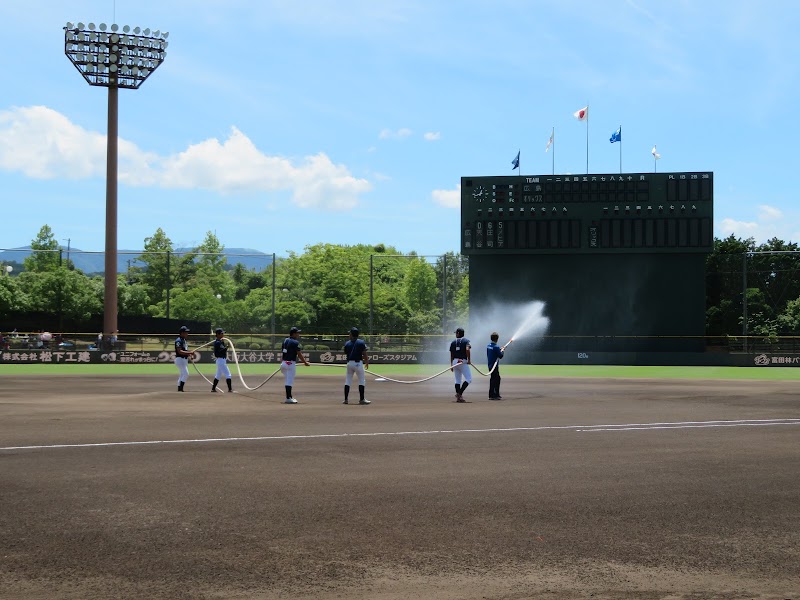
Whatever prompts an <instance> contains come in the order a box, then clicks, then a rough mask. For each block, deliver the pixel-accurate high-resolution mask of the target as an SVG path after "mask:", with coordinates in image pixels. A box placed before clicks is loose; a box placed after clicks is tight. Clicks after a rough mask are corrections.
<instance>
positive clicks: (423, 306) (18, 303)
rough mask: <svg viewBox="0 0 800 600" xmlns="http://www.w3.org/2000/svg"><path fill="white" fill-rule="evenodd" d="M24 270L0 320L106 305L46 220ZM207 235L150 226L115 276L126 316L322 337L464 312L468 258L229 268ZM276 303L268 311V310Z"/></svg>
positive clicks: (310, 253) (431, 323)
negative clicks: (182, 239) (187, 246)
mask: <svg viewBox="0 0 800 600" xmlns="http://www.w3.org/2000/svg"><path fill="white" fill-rule="evenodd" d="M31 249H32V253H31V255H30V256H28V257H27V258H25V259H24V261H23V265H22V269H15V271H14V274H13V276H5V277H1V278H0V318H3V317H6V316H7V315H8V314H10V313H12V312H17V313H25V312H47V313H51V314H59V315H63V317H64V318H68V319H70V320H75V321H80V320H85V319H88V318H89V317H90V316H91V315H93V314H101V313H102V311H103V293H104V285H103V275H102V274H101V275H97V274H95V275H91V274H85V273H83V272H81V271H80V270H79V269H76V268H75V266H74V264H73V263H72V261H70V260H69V258H67V259H65V258H64V256H63V253H62V252H60V251H59V244H58V242H57V240H56V236H55V234H54V233H53V231H52V230H51V228H50V227H49V226H48V225H45V226H43V227H42V228H41V230H40V231H39V233H38V235H37V236H36V238H35V239H34V240H32V242H31ZM224 249H225V248H224V246H223V245H222V244H221V243H220V241H219V239H218V238H217V237H216V236H215V235H214V234H213V233H211V232H208V233H207V234H206V236H205V239H204V240H203V242H202V243H201V244H200V245H199V246H197V247H196V248H193V249H192V250H191V251H189V252H181V253H176V252H175V249H174V247H173V243H172V241H171V240H170V238H169V237H168V236H167V235H166V233H165V232H164V231H163V230H162V229H161V228H159V229H157V230H156V231H155V233H154V234H153V235H152V236H150V237H148V238H146V239H145V240H144V250H143V251H142V253H141V255H139V256H137V257H136V260H135V265H134V266H131V267H129V269H128V271H127V273H124V274H119V275H118V290H117V294H118V311H119V314H120V315H125V316H152V317H170V318H173V319H191V320H197V321H209V322H211V323H212V324H213V325H214V326H215V327H216V326H222V327H224V328H225V329H226V330H228V331H231V332H236V333H266V332H270V331H271V330H272V327H273V326H274V327H275V330H276V331H278V332H281V331H285V330H287V329H288V328H289V327H291V326H292V325H298V326H300V327H303V328H306V329H307V330H308V331H311V332H314V333H320V334H326V333H341V330H342V328H343V327H346V328H349V327H351V326H353V325H358V326H360V327H362V328H363V329H364V330H365V331H366V330H367V328H368V326H369V324H370V323H369V322H370V321H371V322H372V328H373V330H374V331H375V332H376V333H381V334H422V333H431V332H441V331H442V330H443V329H442V328H444V329H445V330H446V329H448V328H449V327H451V325H452V323H455V322H462V321H463V319H465V318H466V317H467V311H468V294H467V291H468V289H469V285H468V277H469V275H468V272H467V264H468V263H467V261H466V259H464V258H463V257H461V256H460V255H457V254H455V253H452V252H451V253H447V254H445V255H442V256H439V257H437V258H436V259H435V261H433V262H429V261H428V260H426V257H422V256H418V255H417V254H416V253H414V252H412V253H410V254H407V255H403V256H400V255H402V254H403V253H402V252H400V251H399V250H397V249H396V248H394V247H392V246H385V245H383V244H379V245H376V246H370V245H366V244H357V245H354V246H337V245H333V244H316V245H312V246H307V247H306V248H305V250H304V251H303V252H302V253H294V252H290V253H289V255H288V256H286V257H278V258H276V260H275V264H274V265H272V264H270V265H265V267H264V268H263V269H261V270H254V269H248V268H247V267H245V266H243V265H242V264H241V263H236V264H229V263H228V259H227V257H226V256H225V255H224V254H223V250H224ZM273 307H274V311H273Z"/></svg>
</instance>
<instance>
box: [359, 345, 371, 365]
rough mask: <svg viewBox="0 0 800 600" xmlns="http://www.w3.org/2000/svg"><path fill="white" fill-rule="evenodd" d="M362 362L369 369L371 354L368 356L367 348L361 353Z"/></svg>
mask: <svg viewBox="0 0 800 600" xmlns="http://www.w3.org/2000/svg"><path fill="white" fill-rule="evenodd" d="M361 360H362V361H363V362H364V368H365V369H369V354H367V347H366V346H364V350H363V351H362V352H361Z"/></svg>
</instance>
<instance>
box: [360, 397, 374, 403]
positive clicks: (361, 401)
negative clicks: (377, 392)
mask: <svg viewBox="0 0 800 600" xmlns="http://www.w3.org/2000/svg"><path fill="white" fill-rule="evenodd" d="M358 403H359V404H372V403H371V402H370V401H369V400H367V399H366V398H364V399H363V400H359V401H358Z"/></svg>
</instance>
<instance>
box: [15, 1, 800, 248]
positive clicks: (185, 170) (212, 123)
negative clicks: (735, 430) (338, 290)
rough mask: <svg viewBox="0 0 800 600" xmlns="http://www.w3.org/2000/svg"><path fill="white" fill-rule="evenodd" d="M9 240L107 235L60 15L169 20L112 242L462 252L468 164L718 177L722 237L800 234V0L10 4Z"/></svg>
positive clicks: (97, 140) (131, 139)
mask: <svg viewBox="0 0 800 600" xmlns="http://www.w3.org/2000/svg"><path fill="white" fill-rule="evenodd" d="M0 18H1V19H2V23H3V24H4V28H3V29H4V35H3V43H4V44H5V46H6V47H5V50H4V51H3V52H0V78H2V85H0V90H2V91H1V92H0V196H1V197H2V214H3V225H4V226H3V232H2V240H0V248H1V247H5V248H9V247H17V246H24V245H27V244H29V243H30V241H31V240H32V239H33V238H34V237H35V235H36V233H37V232H38V231H39V228H40V227H41V226H42V225H44V224H45V223H46V224H48V225H50V227H51V228H52V229H53V230H54V232H55V234H56V237H57V238H58V239H59V240H60V241H61V242H62V243H63V244H66V239H67V238H69V239H70V241H71V244H72V246H73V247H77V248H81V249H83V250H102V249H103V247H104V237H103V236H104V233H103V230H104V223H105V216H104V214H105V141H104V138H105V133H106V118H107V115H106V110H107V98H108V96H107V91H106V90H105V89H104V88H95V87H90V86H89V85H87V84H86V83H85V82H84V80H83V79H82V77H81V76H80V75H79V73H78V72H77V71H76V70H75V68H74V67H73V66H72V65H71V64H70V62H69V60H68V59H67V57H66V56H65V55H64V46H63V42H64V36H63V27H64V25H65V24H66V22H67V21H73V22H78V21H83V22H84V23H88V22H90V21H91V22H95V23H97V24H99V23H101V22H104V23H108V24H111V23H112V22H116V23H118V24H120V25H124V24H128V25H131V26H136V25H138V26H140V27H142V28H145V27H149V28H151V29H160V30H162V31H169V33H170V36H169V47H168V49H167V57H166V61H165V62H164V64H163V65H161V66H160V67H159V68H158V69H157V70H156V71H155V72H154V73H153V74H152V76H151V77H150V78H149V79H148V80H147V81H146V82H145V83H144V84H143V85H142V87H141V88H140V89H139V90H137V91H131V90H120V93H119V95H120V102H119V135H120V164H119V177H120V186H119V244H118V245H119V247H120V248H121V249H140V248H142V246H143V244H144V238H146V237H148V236H150V235H152V234H153V232H154V231H155V230H156V228H158V227H161V228H162V229H164V231H165V232H166V233H167V235H168V236H169V237H170V238H171V239H172V241H173V242H174V243H175V245H176V246H191V245H194V244H198V243H200V242H201V241H202V239H203V238H204V237H205V234H206V232H208V231H213V232H215V233H216V235H217V237H218V238H219V239H220V241H221V242H222V243H223V244H224V245H225V246H226V247H229V248H232V247H243V248H252V249H257V250H261V251H264V252H268V253H271V252H276V253H277V254H278V255H283V254H285V253H286V251H289V250H291V251H298V252H299V251H302V249H303V248H304V247H305V246H306V245H309V244H316V243H320V242H329V243H336V244H355V243H369V244H377V243H386V244H391V245H394V246H396V247H397V248H398V249H399V250H401V251H403V252H409V251H412V250H413V251H416V252H418V253H420V254H441V253H443V252H446V251H458V248H459V213H460V209H459V206H460V192H459V185H460V178H461V177H462V176H480V175H512V174H514V173H512V170H511V160H512V159H513V158H514V156H515V155H516V153H517V151H518V150H519V151H520V153H521V156H520V159H521V161H520V162H521V171H522V174H525V175H532V174H539V173H549V172H550V171H551V154H550V153H546V152H545V146H546V143H547V140H548V138H549V136H550V132H551V130H552V128H555V146H554V149H555V170H556V172H558V173H584V172H585V170H586V126H587V125H586V124H585V123H581V122H578V121H577V120H576V119H575V118H574V117H573V112H574V111H576V110H578V109H580V108H582V107H584V106H586V105H588V106H589V123H588V127H589V170H590V171H591V172H593V173H617V172H619V146H618V145H617V144H613V145H612V144H610V143H609V137H610V135H611V133H612V132H613V131H614V130H616V129H617V127H618V126H620V125H621V126H622V136H623V142H622V144H623V145H622V160H623V171H624V172H627V173H636V172H649V171H652V170H653V162H654V161H653V157H652V155H651V149H652V147H653V145H657V148H658V152H659V153H660V154H661V159H660V160H659V161H658V170H659V171H660V172H661V171H708V170H710V171H713V172H714V174H715V223H714V234H715V236H717V237H725V236H727V235H729V234H731V233H733V234H735V235H736V236H738V237H743V238H744V237H754V238H755V239H756V241H758V242H762V241H765V240H767V239H769V238H771V237H774V236H777V237H779V238H781V239H784V240H786V241H795V242H798V241H800V220H799V219H798V213H799V212H800V211H799V210H798V203H797V191H796V190H797V188H796V184H795V181H796V173H797V172H798V167H797V163H798V159H797V155H796V152H795V149H794V146H795V144H796V143H797V140H798V137H800V136H798V133H799V132H798V129H799V128H800V125H798V122H799V120H798V119H797V118H796V117H795V116H794V114H793V111H794V103H795V102H796V101H797V98H798V88H800V85H799V82H798V69H799V68H800V67H798V65H800V61H798V60H797V49H796V44H795V38H796V23H797V22H798V20H799V19H800V5H798V4H797V3H796V2H794V1H791V0H771V1H769V2H763V1H757V0H752V1H745V0H727V1H717V0H704V1H697V0H674V1H672V2H663V1H649V0H528V1H522V0H491V1H488V0H487V1H478V0H472V1H470V0H465V1H460V2H456V1H445V0H419V1H417V0H385V1H382V2H374V1H367V0H363V1H362V0H338V1H336V2H333V1H323V0H305V1H304V2H293V1H289V0H285V1H278V0H264V1H261V2H252V1H248V2H244V1H241V0H229V1H224V2H223V1H221V0H220V1H208V0H192V1H191V2H189V1H184V0H161V1H159V2H155V1H152V0H137V1H136V2H134V1H132V0H117V1H116V2H114V1H113V0H102V1H101V0H93V1H89V0H87V1H71V2H68V3H66V2H62V1H61V0H49V1H44V0H26V1H25V2H22V1H19V0H5V1H4V2H3V3H2V4H0Z"/></svg>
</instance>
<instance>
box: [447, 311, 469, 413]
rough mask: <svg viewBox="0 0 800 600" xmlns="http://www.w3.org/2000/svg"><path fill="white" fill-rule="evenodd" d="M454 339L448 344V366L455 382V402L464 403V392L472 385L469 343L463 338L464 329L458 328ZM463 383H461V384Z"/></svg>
mask: <svg viewBox="0 0 800 600" xmlns="http://www.w3.org/2000/svg"><path fill="white" fill-rule="evenodd" d="M455 334H456V339H454V340H453V341H452V342H450V364H451V369H452V370H453V375H454V376H455V382H456V402H466V400H464V390H466V389H467V386H468V385H469V384H470V383H472V369H470V368H469V366H470V365H471V364H472V360H471V358H470V356H471V354H470V349H471V346H470V343H469V340H468V339H467V338H465V337H464V328H463V327H459V328H458V329H456V331H455ZM462 381H463V383H462Z"/></svg>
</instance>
